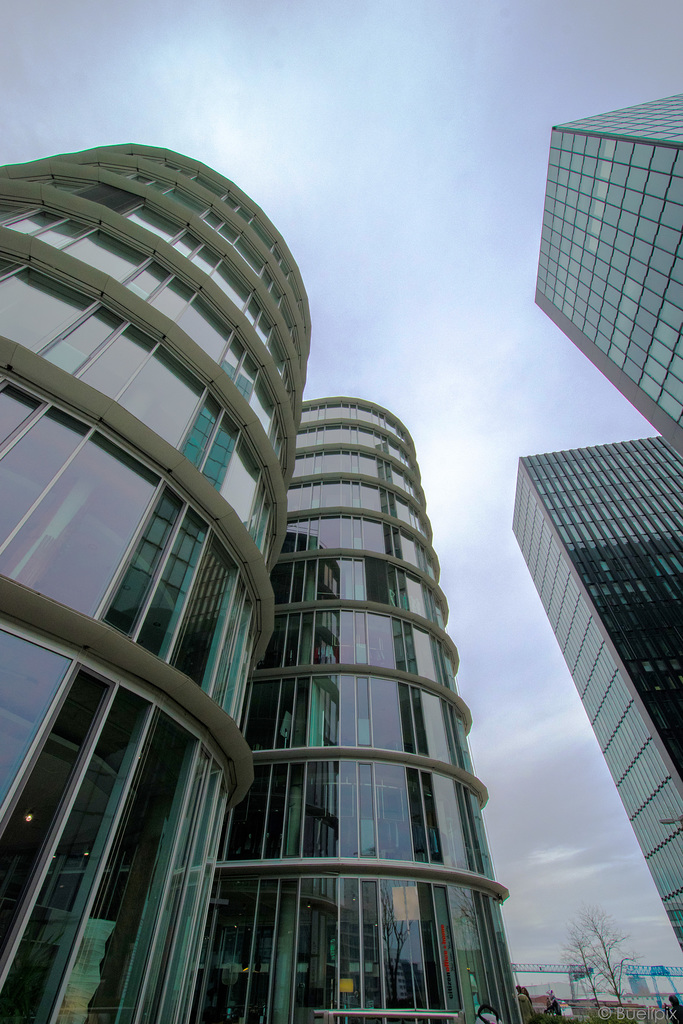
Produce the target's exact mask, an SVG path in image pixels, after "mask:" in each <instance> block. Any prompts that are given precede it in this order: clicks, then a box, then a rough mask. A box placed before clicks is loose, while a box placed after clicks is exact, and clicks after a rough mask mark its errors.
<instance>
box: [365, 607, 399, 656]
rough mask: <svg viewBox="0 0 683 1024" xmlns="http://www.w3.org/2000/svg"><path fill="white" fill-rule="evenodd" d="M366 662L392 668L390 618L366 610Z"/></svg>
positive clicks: (392, 651) (392, 649)
mask: <svg viewBox="0 0 683 1024" xmlns="http://www.w3.org/2000/svg"><path fill="white" fill-rule="evenodd" d="M367 622H368V664H370V665H377V666H381V667H383V668H394V667H395V664H394V642H393V635H392V628H391V619H390V618H389V617H388V616H387V615H373V614H372V613H370V612H368V616H367Z"/></svg>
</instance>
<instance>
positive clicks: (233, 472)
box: [220, 442, 260, 526]
mask: <svg viewBox="0 0 683 1024" xmlns="http://www.w3.org/2000/svg"><path fill="white" fill-rule="evenodd" d="M259 476H260V472H259V468H258V466H257V465H256V463H255V461H254V459H253V458H252V457H251V455H250V454H249V452H248V450H247V447H246V445H245V444H244V442H241V443H240V445H239V446H238V448H237V451H236V452H235V455H234V457H233V458H232V459H231V460H230V465H229V467H228V472H227V474H226V477H225V480H224V482H223V485H222V487H221V489H220V493H221V494H222V495H223V497H224V498H225V500H226V501H228V502H229V503H230V504H231V505H232V507H233V508H234V510H235V512H236V513H237V515H238V517H239V518H240V520H241V521H242V522H243V523H244V524H245V526H246V524H247V522H248V521H249V513H250V512H251V506H252V502H253V500H254V495H255V494H256V487H257V485H258V480H259Z"/></svg>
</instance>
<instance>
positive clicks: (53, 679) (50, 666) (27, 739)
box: [0, 630, 71, 802]
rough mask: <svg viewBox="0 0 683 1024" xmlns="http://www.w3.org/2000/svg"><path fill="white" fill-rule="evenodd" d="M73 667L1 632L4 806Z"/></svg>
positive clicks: (0, 785)
mask: <svg viewBox="0 0 683 1024" xmlns="http://www.w3.org/2000/svg"><path fill="white" fill-rule="evenodd" d="M70 664H71V663H70V661H69V660H68V658H63V657H61V655H59V654H55V653H54V652H53V651H47V650H45V648H44V647H39V646H38V645H37V644H33V643H30V642H29V641H28V640H23V639H22V638H21V637H18V636H15V635H14V634H13V633H6V632H5V631H4V630H0V733H1V734H2V745H1V746H0V802H2V800H4V798H5V795H6V794H7V790H8V789H9V787H10V785H11V784H12V782H13V781H14V779H15V777H16V774H17V772H18V771H19V768H20V766H21V763H22V760H23V758H24V755H25V754H26V751H27V750H28V748H29V746H30V744H31V741H32V740H33V737H34V736H35V734H36V732H37V730H38V728H39V727H40V725H41V724H42V721H43V718H44V716H45V714H46V712H47V709H48V707H49V706H50V702H51V701H52V698H53V697H54V695H55V694H56V692H57V689H58V687H59V684H60V683H61V681H62V680H63V678H64V676H65V674H66V671H67V669H68V667H69V665H70Z"/></svg>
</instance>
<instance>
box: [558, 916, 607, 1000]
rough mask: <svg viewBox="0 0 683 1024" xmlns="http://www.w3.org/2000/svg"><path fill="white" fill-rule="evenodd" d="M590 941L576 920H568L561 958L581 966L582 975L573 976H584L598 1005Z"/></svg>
mask: <svg viewBox="0 0 683 1024" xmlns="http://www.w3.org/2000/svg"><path fill="white" fill-rule="evenodd" d="M591 952H592V946H591V942H590V940H589V938H588V936H587V935H586V933H585V932H584V931H582V929H581V928H580V927H579V925H578V923H577V921H570V923H569V927H568V928H567V941H566V942H565V944H564V945H563V947H562V959H563V961H564V962H565V963H566V964H572V965H575V966H577V967H581V968H583V975H579V974H578V973H577V974H576V975H575V977H576V978H577V979H578V978H579V977H585V978H587V979H588V984H589V985H590V987H591V991H592V993H593V998H594V999H595V1005H596V1006H599V1005H600V1000H599V999H598V991H597V989H596V987H595V968H594V967H593V962H592V957H591Z"/></svg>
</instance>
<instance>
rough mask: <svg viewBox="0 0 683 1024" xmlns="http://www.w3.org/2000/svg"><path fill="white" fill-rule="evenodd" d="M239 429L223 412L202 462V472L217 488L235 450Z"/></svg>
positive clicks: (223, 477) (219, 487)
mask: <svg viewBox="0 0 683 1024" xmlns="http://www.w3.org/2000/svg"><path fill="white" fill-rule="evenodd" d="M238 434H239V431H238V429H237V427H236V426H235V424H234V423H233V422H232V420H231V419H230V418H229V417H228V414H227V413H223V417H222V419H221V423H220V426H219V428H218V430H217V431H216V433H215V435H214V439H213V443H212V445H211V449H210V451H209V455H208V458H207V460H206V462H205V463H204V468H203V469H202V473H203V474H204V476H205V477H206V478H207V479H208V480H210V481H211V483H212V484H213V485H214V487H216V488H217V489H218V490H220V489H221V486H222V484H223V481H224V480H225V474H226V471H227V468H228V465H229V463H230V459H231V458H232V453H233V452H234V450H235V444H236V443H237V437H238Z"/></svg>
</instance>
